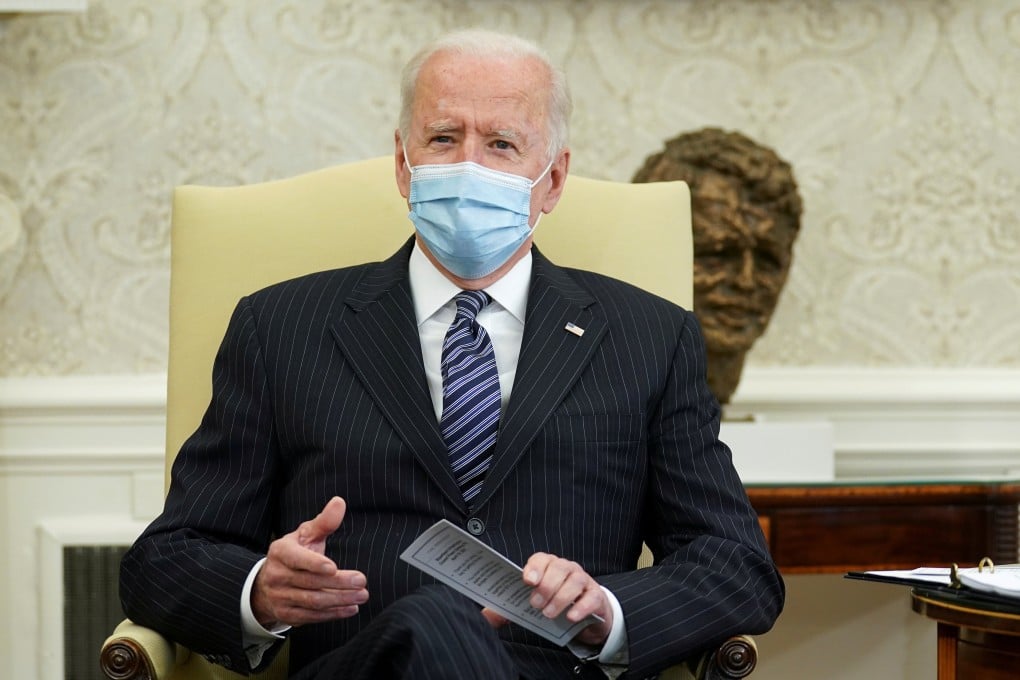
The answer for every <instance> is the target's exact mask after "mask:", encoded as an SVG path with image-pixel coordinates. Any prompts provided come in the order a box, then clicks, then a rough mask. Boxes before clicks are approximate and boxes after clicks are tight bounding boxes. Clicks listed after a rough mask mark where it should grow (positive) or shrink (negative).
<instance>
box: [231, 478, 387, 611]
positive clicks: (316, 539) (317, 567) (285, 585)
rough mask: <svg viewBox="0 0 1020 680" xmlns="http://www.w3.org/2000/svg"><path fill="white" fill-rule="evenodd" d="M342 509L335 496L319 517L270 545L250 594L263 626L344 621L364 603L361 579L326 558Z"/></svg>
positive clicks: (340, 499) (338, 499)
mask: <svg viewBox="0 0 1020 680" xmlns="http://www.w3.org/2000/svg"><path fill="white" fill-rule="evenodd" d="M346 511H347V504H346V503H345V502H344V500H343V499H342V498H339V497H337V496H334V497H333V498H332V499H331V500H330V501H329V503H327V504H326V507H324V508H323V509H322V512H320V513H319V514H318V516H316V517H315V518H314V519H311V520H309V521H307V522H302V523H301V525H300V526H299V527H298V528H297V529H295V530H294V531H292V532H291V533H289V534H287V535H286V536H283V537H281V538H278V539H276V540H275V541H273V542H272V543H271V544H270V545H269V553H268V554H267V555H266V561H265V563H264V564H263V565H262V569H260V570H259V573H258V574H257V575H256V576H255V583H254V585H253V587H252V592H251V607H252V612H254V614H255V618H256V619H258V622H259V623H260V624H262V626H264V627H266V628H271V627H273V626H276V625H280V624H284V625H288V626H300V625H302V624H305V623H318V622H320V621H331V620H333V619H344V618H347V617H350V616H354V615H355V614H357V613H358V605H359V604H363V603H364V602H366V601H368V590H366V589H365V585H366V580H365V575H364V574H362V573H361V572H360V571H351V570H342V569H338V568H337V566H336V564H334V563H333V560H331V559H329V558H328V557H326V554H325V553H326V538H327V537H329V535H330V534H332V533H333V532H334V531H336V530H337V529H338V528H339V527H340V523H341V522H343V520H344V513H345V512H346Z"/></svg>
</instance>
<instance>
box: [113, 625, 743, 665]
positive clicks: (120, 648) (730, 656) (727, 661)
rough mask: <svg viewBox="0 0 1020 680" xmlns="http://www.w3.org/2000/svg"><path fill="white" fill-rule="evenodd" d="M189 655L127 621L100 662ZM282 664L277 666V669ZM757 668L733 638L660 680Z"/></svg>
mask: <svg viewBox="0 0 1020 680" xmlns="http://www.w3.org/2000/svg"><path fill="white" fill-rule="evenodd" d="M190 656H191V652H190V651H188V650H187V649H185V648H184V647H181V646H180V645H175V644H174V643H172V642H170V641H169V640H167V639H166V638H165V637H163V636H162V635H160V634H159V633H157V632H155V631H154V630H151V629H149V628H146V627H144V626H140V625H138V624H136V623H134V622H132V621H130V620H128V619H125V620H124V621H122V622H121V623H120V625H118V626H117V627H116V628H115V629H114V631H113V635H111V636H110V637H108V638H107V639H106V642H104V643H103V647H102V651H101V652H100V655H99V663H100V667H101V668H102V671H103V673H105V674H106V677H107V678H109V679H110V680H167V679H168V678H170V677H171V674H172V673H173V672H174V669H175V668H177V667H178V666H181V665H183V664H185V663H187V661H188V660H189V657H190ZM202 665H204V664H202ZM282 665H283V664H276V663H274V667H275V666H282ZM757 665H758V646H757V645H756V644H755V642H754V639H753V638H751V637H749V636H747V635H734V636H733V637H731V638H729V639H727V640H726V641H725V642H723V643H722V644H721V645H719V646H718V647H716V648H715V649H712V650H709V651H707V652H705V653H704V654H702V655H701V656H700V657H698V658H697V659H692V660H691V661H688V662H687V663H685V664H682V665H681V666H674V667H673V668H670V669H668V670H666V671H665V672H664V673H663V674H662V676H661V679H662V680H683V679H685V678H690V677H693V678H694V679H695V680H739V679H740V678H746V677H747V676H748V675H750V674H751V672H752V671H753V670H754V669H755V666H757ZM274 670H276V671H278V670H279V669H270V670H269V671H268V672H267V673H266V674H265V676H266V677H276V674H275V673H274ZM220 671H221V672H223V673H224V675H226V672H225V671H223V670H222V669H220ZM285 674H286V671H284V675H285ZM231 675H232V674H231ZM260 677H263V676H260ZM280 677H283V676H280Z"/></svg>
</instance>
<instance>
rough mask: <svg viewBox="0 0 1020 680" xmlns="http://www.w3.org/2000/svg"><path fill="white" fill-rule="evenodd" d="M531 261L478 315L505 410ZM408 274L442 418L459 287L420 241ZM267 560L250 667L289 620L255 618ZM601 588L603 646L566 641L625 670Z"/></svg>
mask: <svg viewBox="0 0 1020 680" xmlns="http://www.w3.org/2000/svg"><path fill="white" fill-rule="evenodd" d="M531 264H532V257H531V253H530V252H528V253H527V254H526V255H525V256H524V257H522V258H521V259H520V261H518V262H517V264H515V265H514V266H513V268H512V269H510V271H508V272H507V273H506V274H504V275H503V276H501V277H500V278H499V279H498V280H497V281H496V282H495V283H493V284H492V285H491V286H489V287H487V288H486V289H485V292H486V293H488V294H489V296H490V297H492V302H490V303H489V304H488V305H486V306H485V307H483V308H482V310H481V311H480V312H479V313H478V316H477V317H476V319H477V321H478V323H479V325H481V326H482V327H484V328H485V330H486V332H487V333H488V334H489V338H490V339H491V340H492V346H493V351H494V352H495V354H496V368H497V370H498V371H499V391H500V402H501V410H502V412H504V413H505V412H506V405H507V403H508V402H509V401H510V391H511V390H512V389H513V384H514V376H515V375H516V373H517V360H518V358H519V357H520V353H521V340H522V339H523V337H524V317H525V313H526V311H527V306H528V289H529V286H530V284H531ZM408 274H409V277H410V283H411V297H412V299H413V300H414V314H415V319H416V320H417V323H418V334H419V336H420V338H421V351H422V358H423V361H424V364H425V377H426V379H427V381H428V386H429V393H430V395H431V396H432V404H433V406H434V408H435V412H436V421H437V422H438V421H439V420H440V418H441V417H442V412H443V375H442V371H441V370H440V365H441V363H442V353H443V340H444V338H445V337H446V332H447V330H448V329H449V328H450V324H452V323H453V319H454V316H456V313H457V303H456V300H454V298H455V297H456V295H457V294H458V293H460V292H461V289H460V288H458V287H457V286H456V285H455V284H454V283H453V282H452V281H450V280H449V279H448V278H446V277H445V276H443V274H442V272H440V271H439V270H438V269H436V267H435V265H433V264H432V262H431V261H429V259H428V257H426V256H425V253H424V252H422V250H421V248H420V247H419V246H418V244H417V243H415V245H414V249H413V250H412V251H411V259H410V262H409V263H408ZM264 562H265V558H263V559H262V560H260V561H259V562H258V563H257V564H256V565H255V566H254V567H253V568H252V570H251V573H249V574H248V578H247V580H246V581H245V584H244V590H243V592H242V594H241V621H242V624H243V627H244V641H245V648H246V651H247V654H248V661H249V663H251V666H252V668H254V667H255V666H257V665H258V663H259V662H260V661H261V660H262V655H263V654H264V653H265V651H266V650H267V649H268V648H269V647H270V646H271V645H272V644H273V642H275V641H276V640H278V639H281V638H282V637H283V635H282V633H285V632H286V631H287V630H288V629H289V626H281V627H276V628H274V629H273V630H266V629H265V628H264V627H263V626H262V625H261V624H259V622H258V621H257V620H256V618H255V614H254V612H253V611H252V608H251V589H252V586H253V584H254V582H255V575H256V574H257V573H258V571H259V569H261V568H262V564H263V563H264ZM602 590H603V591H604V592H605V593H606V597H607V598H608V600H609V603H610V606H611V607H612V609H613V628H612V630H611V631H610V633H609V637H608V638H606V642H605V643H604V644H603V645H602V649H601V650H598V649H592V648H588V647H585V646H584V645H581V644H576V643H571V644H570V645H568V647H569V648H570V650H571V651H572V652H574V654H575V655H577V656H578V657H581V658H589V659H593V660H594V659H597V660H598V662H599V663H600V664H611V665H613V666H614V667H613V668H606V667H605V666H603V669H604V670H605V671H606V673H607V675H610V676H611V677H613V676H616V675H618V674H620V673H622V672H623V670H624V668H623V667H621V666H620V664H626V663H627V629H626V626H624V621H623V609H622V608H621V607H620V603H619V601H618V600H617V599H616V596H615V595H613V594H612V593H611V592H610V591H609V590H607V589H606V588H603V589H602Z"/></svg>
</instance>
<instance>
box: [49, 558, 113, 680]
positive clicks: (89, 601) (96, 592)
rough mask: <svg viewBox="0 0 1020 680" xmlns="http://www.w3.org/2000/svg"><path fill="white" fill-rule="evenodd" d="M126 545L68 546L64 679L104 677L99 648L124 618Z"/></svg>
mask: <svg viewBox="0 0 1020 680" xmlns="http://www.w3.org/2000/svg"><path fill="white" fill-rule="evenodd" d="M126 551H127V547H126V546H119V545H99V546H95V545H89V546H65V547H64V553H63V559H64V565H63V566H64V680H104V677H105V676H104V675H103V674H102V673H101V672H100V670H99V648H100V646H101V645H102V644H103V641H104V640H105V639H106V638H107V637H109V635H110V633H111V632H113V629H114V627H115V626H116V625H117V624H118V623H120V621H121V619H123V618H124V614H123V613H122V612H121V608H120V599H119V598H118V596H117V581H118V573H119V570H120V558H121V557H122V556H123V555H124V553H125V552H126Z"/></svg>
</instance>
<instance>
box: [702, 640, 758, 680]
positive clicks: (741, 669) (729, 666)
mask: <svg viewBox="0 0 1020 680" xmlns="http://www.w3.org/2000/svg"><path fill="white" fill-rule="evenodd" d="M757 665H758V645H757V644H756V643H755V641H754V638H752V637H750V636H748V635H734V636H733V637H731V638H729V639H727V640H725V641H724V642H723V643H722V644H721V645H719V646H718V647H716V648H715V649H714V650H709V651H707V652H705V653H704V654H702V656H701V658H700V659H697V660H694V662H693V663H691V664H688V666H689V667H690V669H691V672H692V673H693V674H694V677H695V678H696V679H697V680H738V679H739V678H746V677H747V676H749V675H750V674H751V672H752V671H754V669H755V667H756V666H757Z"/></svg>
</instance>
